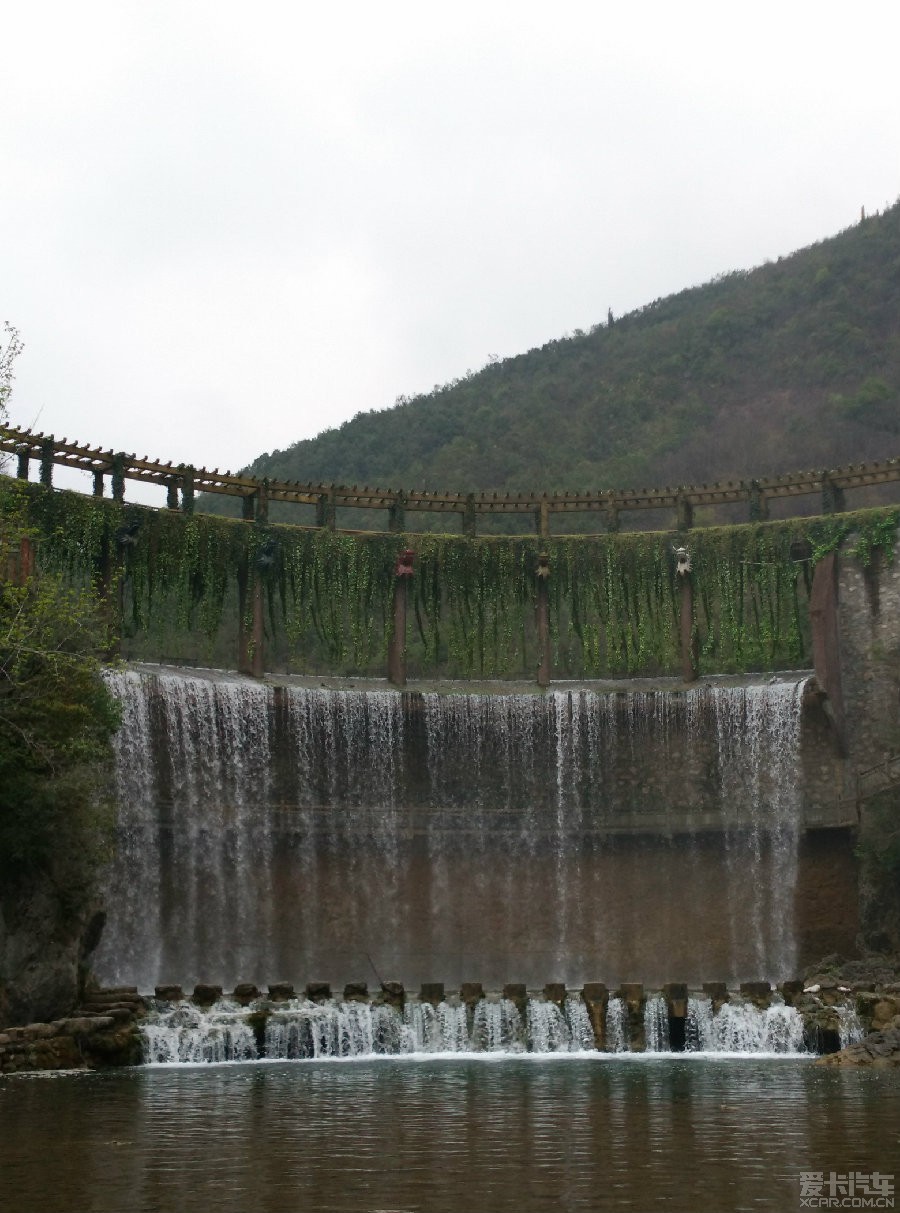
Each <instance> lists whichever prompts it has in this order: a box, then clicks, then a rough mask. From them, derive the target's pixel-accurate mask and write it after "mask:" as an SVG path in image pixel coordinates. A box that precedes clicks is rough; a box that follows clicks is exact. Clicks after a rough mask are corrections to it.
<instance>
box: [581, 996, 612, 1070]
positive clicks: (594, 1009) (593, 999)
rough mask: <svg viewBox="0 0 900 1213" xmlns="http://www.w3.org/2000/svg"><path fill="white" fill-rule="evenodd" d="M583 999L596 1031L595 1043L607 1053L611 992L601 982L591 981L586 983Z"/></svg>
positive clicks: (601, 1050)
mask: <svg viewBox="0 0 900 1213" xmlns="http://www.w3.org/2000/svg"><path fill="white" fill-rule="evenodd" d="M581 997H582V999H583V1000H584V1005H585V1007H586V1008H587V1013H588V1019H590V1021H591V1027H592V1028H593V1029H594V1042H595V1044H596V1045H597V1048H598V1049H599V1050H600V1052H601V1053H603V1052H605V1051H606V1008H607V1005H608V1003H609V990H608V989H607V988H606V986H605V985H604V984H603V983H602V982H600V981H590V982H586V983H585V986H584V989H583V990H582V991H581Z"/></svg>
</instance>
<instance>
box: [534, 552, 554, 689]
mask: <svg viewBox="0 0 900 1213" xmlns="http://www.w3.org/2000/svg"><path fill="white" fill-rule="evenodd" d="M536 577H537V609H536V618H537V634H538V669H537V683H538V686H539V687H548V686H549V685H550V665H551V662H550V558H549V557H548V555H547V553H546V552H541V554H540V555H539V556H538V566H537V572H536Z"/></svg>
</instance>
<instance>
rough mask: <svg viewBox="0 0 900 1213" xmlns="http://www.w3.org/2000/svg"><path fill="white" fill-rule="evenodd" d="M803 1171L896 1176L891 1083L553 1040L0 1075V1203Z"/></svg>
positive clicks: (650, 1206) (498, 1205)
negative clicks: (571, 1048)
mask: <svg viewBox="0 0 900 1213" xmlns="http://www.w3.org/2000/svg"><path fill="white" fill-rule="evenodd" d="M803 1171H821V1172H823V1173H824V1174H825V1177H826V1179H827V1177H828V1173H829V1172H832V1171H834V1172H839V1173H846V1172H848V1171H854V1172H862V1173H871V1172H874V1171H880V1172H881V1173H882V1174H884V1173H890V1174H897V1176H898V1178H900V1079H898V1077H897V1076H895V1075H892V1074H890V1073H888V1072H884V1071H880V1072H872V1071H868V1072H867V1071H847V1070H841V1069H833V1068H830V1067H828V1068H825V1067H819V1066H814V1065H813V1064H811V1062H810V1061H808V1060H801V1059H797V1058H767V1059H759V1058H752V1059H751V1058H734V1057H732V1058H728V1059H722V1058H715V1059H713V1058H702V1057H693V1058H684V1057H677V1056H672V1055H669V1056H663V1057H660V1056H657V1057H646V1056H645V1057H640V1058H629V1059H627V1060H620V1059H613V1058H611V1057H609V1056H606V1057H602V1056H601V1057H598V1056H596V1055H594V1056H585V1055H568V1056H558V1057H552V1058H549V1057H527V1056H526V1057H508V1056H507V1057H504V1058H497V1057H478V1058H473V1057H464V1058H461V1057H459V1056H454V1057H448V1056H443V1057H434V1056H431V1057H427V1058H426V1057H419V1058H380V1059H378V1060H371V1059H367V1060H359V1061H357V1060H353V1061H311V1062H269V1063H267V1062H260V1063H252V1064H232V1065H210V1066H170V1067H169V1066H160V1067H153V1066H151V1067H142V1068H139V1069H134V1070H120V1071H115V1072H109V1073H105V1074H67V1075H51V1076H38V1075H31V1076H28V1075H26V1076H21V1077H9V1078H4V1079H2V1080H0V1209H2V1210H3V1213H126V1211H127V1213H176V1211H178V1210H182V1209H200V1210H215V1213H270V1211H271V1213H275V1211H276V1210H277V1211H278V1213H294V1211H295V1210H296V1211H298V1213H299V1211H301V1210H304V1211H306V1210H313V1211H315V1213H331V1211H335V1213H337V1211H338V1210H339V1211H340V1213H455V1211H456V1210H460V1211H465V1213H507V1211H510V1213H511V1211H512V1210H515V1211H516V1213H545V1211H546V1210H554V1211H561V1213H568V1211H569V1210H607V1209H608V1210H656V1209H664V1210H685V1211H690V1213H706V1211H710V1213H719V1211H722V1213H725V1211H731V1210H755V1209H765V1210H768V1209H772V1210H793V1209H799V1208H800V1207H801V1205H800V1191H801V1189H800V1174H801V1172H803Z"/></svg>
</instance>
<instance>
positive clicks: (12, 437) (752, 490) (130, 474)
mask: <svg viewBox="0 0 900 1213" xmlns="http://www.w3.org/2000/svg"><path fill="white" fill-rule="evenodd" d="M0 453H7V454H9V455H13V456H14V457H15V459H16V461H17V462H16V474H17V475H18V476H19V477H20V478H21V479H25V480H27V479H28V476H29V470H30V465H31V464H32V463H36V464H37V465H38V467H39V469H40V480H41V482H42V483H43V484H45V485H48V486H50V485H52V483H53V468H54V467H57V466H59V467H68V468H77V469H78V470H80V471H83V472H88V473H90V474H91V475H92V477H93V491H94V494H95V495H96V496H98V497H102V496H103V494H104V491H105V490H104V484H105V481H106V479H107V478H109V481H110V490H111V494H112V497H113V499H114V500H117V501H122V500H124V495H125V481H126V480H133V481H137V482H139V483H143V484H156V485H161V486H163V487H164V488H165V489H166V490H167V506H168V508H169V509H181V510H183V511H184V512H185V513H192V512H193V509H194V498H195V495H196V494H197V493H200V492H203V493H221V494H224V495H226V496H229V497H240V498H241V501H242V516H243V517H244V518H245V519H254V518H256V519H258V520H260V521H265V519H266V518H267V517H268V508H269V503H270V502H272V501H285V502H292V503H294V504H299V505H310V506H313V507H315V511H316V513H315V525H316V526H318V527H330V528H332V529H334V528H335V526H336V518H337V511H338V509H348V508H349V509H376V510H387V511H388V513H389V519H388V526H389V529H390V530H393V531H403V530H405V529H406V516H407V514H408V513H411V512H427V513H444V514H459V515H461V516H462V529H463V534H465V535H469V536H474V535H475V533H476V529H477V522H478V518H479V517H480V516H482V515H485V514H531V515H532V516H533V518H534V521H535V528H536V531H537V533H538V534H539V535H541V536H547V535H549V533H550V516H551V515H554V514H563V515H566V514H577V513H593V514H597V515H598V516H600V517H602V518H603V522H604V528H603V529H605V530H607V531H617V530H619V529H620V515H621V514H622V513H623V512H627V511H630V510H660V509H663V510H673V511H674V512H675V522H676V526H677V528H678V529H679V530H687V529H689V528H690V527H691V526H692V525H693V518H694V510H695V509H696V508H697V507H698V506H708V505H729V504H740V503H742V502H743V503H746V505H747V508H748V517H749V519H750V521H758V520H764V519H766V518H768V516H769V502H770V501H773V500H777V499H779V498H786V497H803V496H813V495H815V496H817V497H818V498H819V500H818V502H817V506H816V508H815V509H813V510H812V511H811V512H812V513H823V514H833V513H837V512H840V511H841V510H843V509H844V508H845V494H846V492H847V490H848V489H858V488H865V487H868V486H871V485H879V484H888V483H898V482H900V458H896V459H889V460H886V461H885V462H882V463H868V464H860V465H858V466H850V467H845V468H834V469H831V470H826V471H808V472H795V473H790V474H788V475H784V476H769V477H762V478H760V479H756V480H736V481H732V480H729V481H726V482H724V483H716V484H700V485H684V486H681V487H678V488H661V489H654V488H649V489H647V488H645V489H605V490H600V491H597V492H584V493H581V492H559V493H453V492H446V493H444V492H430V491H408V490H403V489H381V488H374V489H373V488H369V487H367V486H364V487H359V486H358V485H352V486H348V485H336V484H312V483H307V484H304V483H300V482H297V481H289V480H265V479H262V480H260V479H256V478H255V477H252V476H245V475H234V474H233V473H231V472H220V471H219V469H218V468H214V469H213V471H208V470H207V469H206V468H198V467H193V466H190V465H188V464H172V463H171V462H170V463H163V462H162V461H161V460H157V459H149V458H148V457H147V456H146V455H144V456H142V457H141V458H138V457H137V456H136V455H133V454H131V455H129V454H126V453H125V452H124V451H110V450H102V449H101V448H100V447H87V446H82V445H81V444H80V443H77V442H69V440H68V439H67V438H62V439H58V438H55V437H54V436H53V435H52V434H49V435H47V434H42V433H41V434H34V433H32V431H31V430H27V429H17V428H15V427H11V426H0Z"/></svg>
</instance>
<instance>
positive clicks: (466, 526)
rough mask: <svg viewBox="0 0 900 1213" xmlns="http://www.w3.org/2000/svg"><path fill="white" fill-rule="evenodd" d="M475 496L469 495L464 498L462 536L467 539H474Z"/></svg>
mask: <svg viewBox="0 0 900 1213" xmlns="http://www.w3.org/2000/svg"><path fill="white" fill-rule="evenodd" d="M475 520H476V514H475V494H474V493H469V495H468V496H467V497H466V508H465V510H464V511H463V523H462V529H463V534H464V535H465V537H466V538H467V539H474V538H475Z"/></svg>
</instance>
